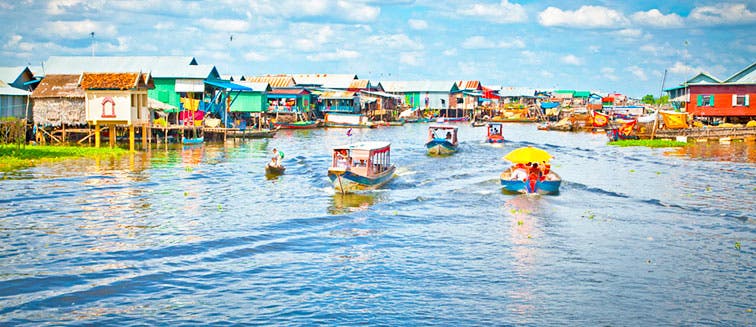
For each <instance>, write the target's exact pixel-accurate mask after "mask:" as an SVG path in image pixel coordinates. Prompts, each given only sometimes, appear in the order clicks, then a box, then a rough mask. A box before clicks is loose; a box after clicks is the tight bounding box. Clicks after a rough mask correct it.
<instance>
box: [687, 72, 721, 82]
mask: <svg viewBox="0 0 756 327" xmlns="http://www.w3.org/2000/svg"><path fill="white" fill-rule="evenodd" d="M687 83H688V84H719V83H722V81H720V80H719V79H718V78H716V77H714V75H711V74H709V73H707V72H700V73H698V74H697V75H696V76H693V78H691V79H689V80H688V81H687Z"/></svg>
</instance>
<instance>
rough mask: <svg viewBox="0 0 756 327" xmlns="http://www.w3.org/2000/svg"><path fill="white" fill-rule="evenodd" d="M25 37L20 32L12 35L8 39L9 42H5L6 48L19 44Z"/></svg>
mask: <svg viewBox="0 0 756 327" xmlns="http://www.w3.org/2000/svg"><path fill="white" fill-rule="evenodd" d="M23 38H24V37H23V36H21V35H18V34H13V35H11V37H10V39H9V40H8V43H6V44H5V48H7V49H10V48H13V47H16V46H18V44H19V43H20V42H21V40H22V39H23Z"/></svg>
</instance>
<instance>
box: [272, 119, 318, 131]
mask: <svg viewBox="0 0 756 327" xmlns="http://www.w3.org/2000/svg"><path fill="white" fill-rule="evenodd" d="M274 125H275V126H276V127H278V128H280V129H311V128H317V127H320V122H319V121H315V120H305V121H297V122H292V123H283V122H282V123H274Z"/></svg>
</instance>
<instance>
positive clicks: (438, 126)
mask: <svg viewBox="0 0 756 327" xmlns="http://www.w3.org/2000/svg"><path fill="white" fill-rule="evenodd" d="M428 128H435V129H453V130H455V131H456V130H457V128H458V127H457V126H452V125H430V126H428Z"/></svg>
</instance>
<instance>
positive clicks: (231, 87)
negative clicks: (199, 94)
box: [205, 80, 252, 91]
mask: <svg viewBox="0 0 756 327" xmlns="http://www.w3.org/2000/svg"><path fill="white" fill-rule="evenodd" d="M205 84H208V85H212V86H215V87H217V88H221V89H225V90H227V91H252V88H249V87H246V86H244V85H239V84H236V83H231V82H229V81H223V80H205Z"/></svg>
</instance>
